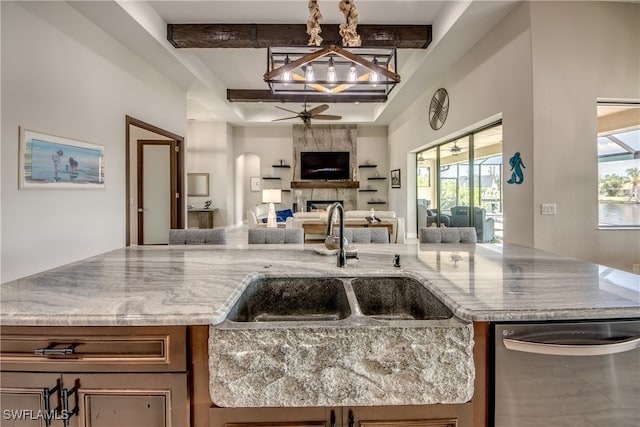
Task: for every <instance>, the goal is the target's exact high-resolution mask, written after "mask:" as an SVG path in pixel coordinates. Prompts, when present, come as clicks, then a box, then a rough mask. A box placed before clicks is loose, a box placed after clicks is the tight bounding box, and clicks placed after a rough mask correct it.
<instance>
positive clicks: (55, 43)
mask: <svg viewBox="0 0 640 427" xmlns="http://www.w3.org/2000/svg"><path fill="white" fill-rule="evenodd" d="M1 7H2V27H1V31H2V37H1V40H2V130H1V132H2V158H1V160H2V278H1V280H2V282H6V281H8V280H12V279H15V278H19V277H23V276H26V275H29V274H33V273H36V272H39V271H43V270H45V269H48V268H52V267H56V266H59V265H63V264H67V263H69V262H72V261H76V260H79V259H83V258H86V257H88V256H92V255H95V254H99V253H102V252H105V251H109V250H112V249H116V248H120V247H123V246H124V244H125V217H126V200H125V116H126V115H127V114H128V115H130V116H133V117H136V118H138V119H140V120H143V121H145V122H147V123H151V124H154V125H156V126H158V127H161V128H163V129H167V130H169V131H171V132H173V133H176V134H180V135H184V134H185V133H186V121H185V117H186V101H185V99H186V96H185V93H184V91H182V90H180V89H178V88H177V87H175V86H174V85H172V84H171V83H169V82H168V81H167V80H166V79H165V78H164V77H162V76H161V75H160V74H159V73H158V72H157V71H156V70H154V69H153V68H151V67H149V66H148V65H147V64H146V63H144V62H143V61H141V60H140V58H139V57H137V56H136V55H134V54H133V53H131V52H130V51H129V50H128V49H127V48H126V47H124V46H122V45H121V44H119V43H118V42H116V41H115V40H114V39H112V38H111V37H110V36H108V35H106V34H105V33H104V32H103V31H102V30H100V29H99V28H98V27H96V26H95V25H93V24H92V23H91V22H90V21H88V20H87V19H86V18H85V17H83V16H82V15H80V14H79V13H78V12H77V11H75V10H74V9H72V8H71V7H69V6H68V4H66V3H64V2H38V3H35V2H2V3H1ZM18 126H24V127H26V128H28V129H32V130H36V131H39V132H44V133H50V134H53V135H61V136H68V137H70V138H74V139H79V140H84V141H88V142H91V143H94V144H100V145H103V146H104V147H105V180H106V186H105V187H106V188H105V189H104V190H20V191H19V190H18V182H17V179H18V178H17V177H18Z"/></svg>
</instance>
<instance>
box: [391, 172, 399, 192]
mask: <svg viewBox="0 0 640 427" xmlns="http://www.w3.org/2000/svg"><path fill="white" fill-rule="evenodd" d="M391 188H400V169H393V170H392V171H391Z"/></svg>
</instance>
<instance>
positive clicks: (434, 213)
mask: <svg viewBox="0 0 640 427" xmlns="http://www.w3.org/2000/svg"><path fill="white" fill-rule="evenodd" d="M437 223H438V210H437V209H427V227H431V225H432V224H436V225H437ZM440 225H444V226H445V227H451V218H450V217H449V215H445V214H443V213H440Z"/></svg>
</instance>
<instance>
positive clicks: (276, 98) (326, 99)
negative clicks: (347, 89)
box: [227, 89, 387, 104]
mask: <svg viewBox="0 0 640 427" xmlns="http://www.w3.org/2000/svg"><path fill="white" fill-rule="evenodd" d="M386 100H387V96H386V95H367V96H363V95H358V96H351V95H328V94H323V93H318V94H317V95H314V94H307V95H281V94H278V95H274V94H272V93H271V91H269V90H260V89H227V101H229V102H294V103H304V102H305V101H306V102H308V103H314V104H315V103H318V102H320V103H354V102H360V103H368V102H385V101H386Z"/></svg>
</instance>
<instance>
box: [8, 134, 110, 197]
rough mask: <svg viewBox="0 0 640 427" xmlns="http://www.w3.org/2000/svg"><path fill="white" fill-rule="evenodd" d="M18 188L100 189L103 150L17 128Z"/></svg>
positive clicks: (101, 183)
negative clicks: (18, 145) (18, 136)
mask: <svg viewBox="0 0 640 427" xmlns="http://www.w3.org/2000/svg"><path fill="white" fill-rule="evenodd" d="M18 163H19V166H20V169H19V173H20V177H19V179H18V188H20V189H29V188H45V189H46V188H67V189H76V188H82V189H96V188H104V147H103V146H101V145H96V144H90V143H88V142H83V141H78V140H75V139H71V138H65V137H61V136H53V135H48V134H45V133H41V132H35V131H32V130H28V129H25V128H23V127H22V126H21V127H20V149H19V159H18Z"/></svg>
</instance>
